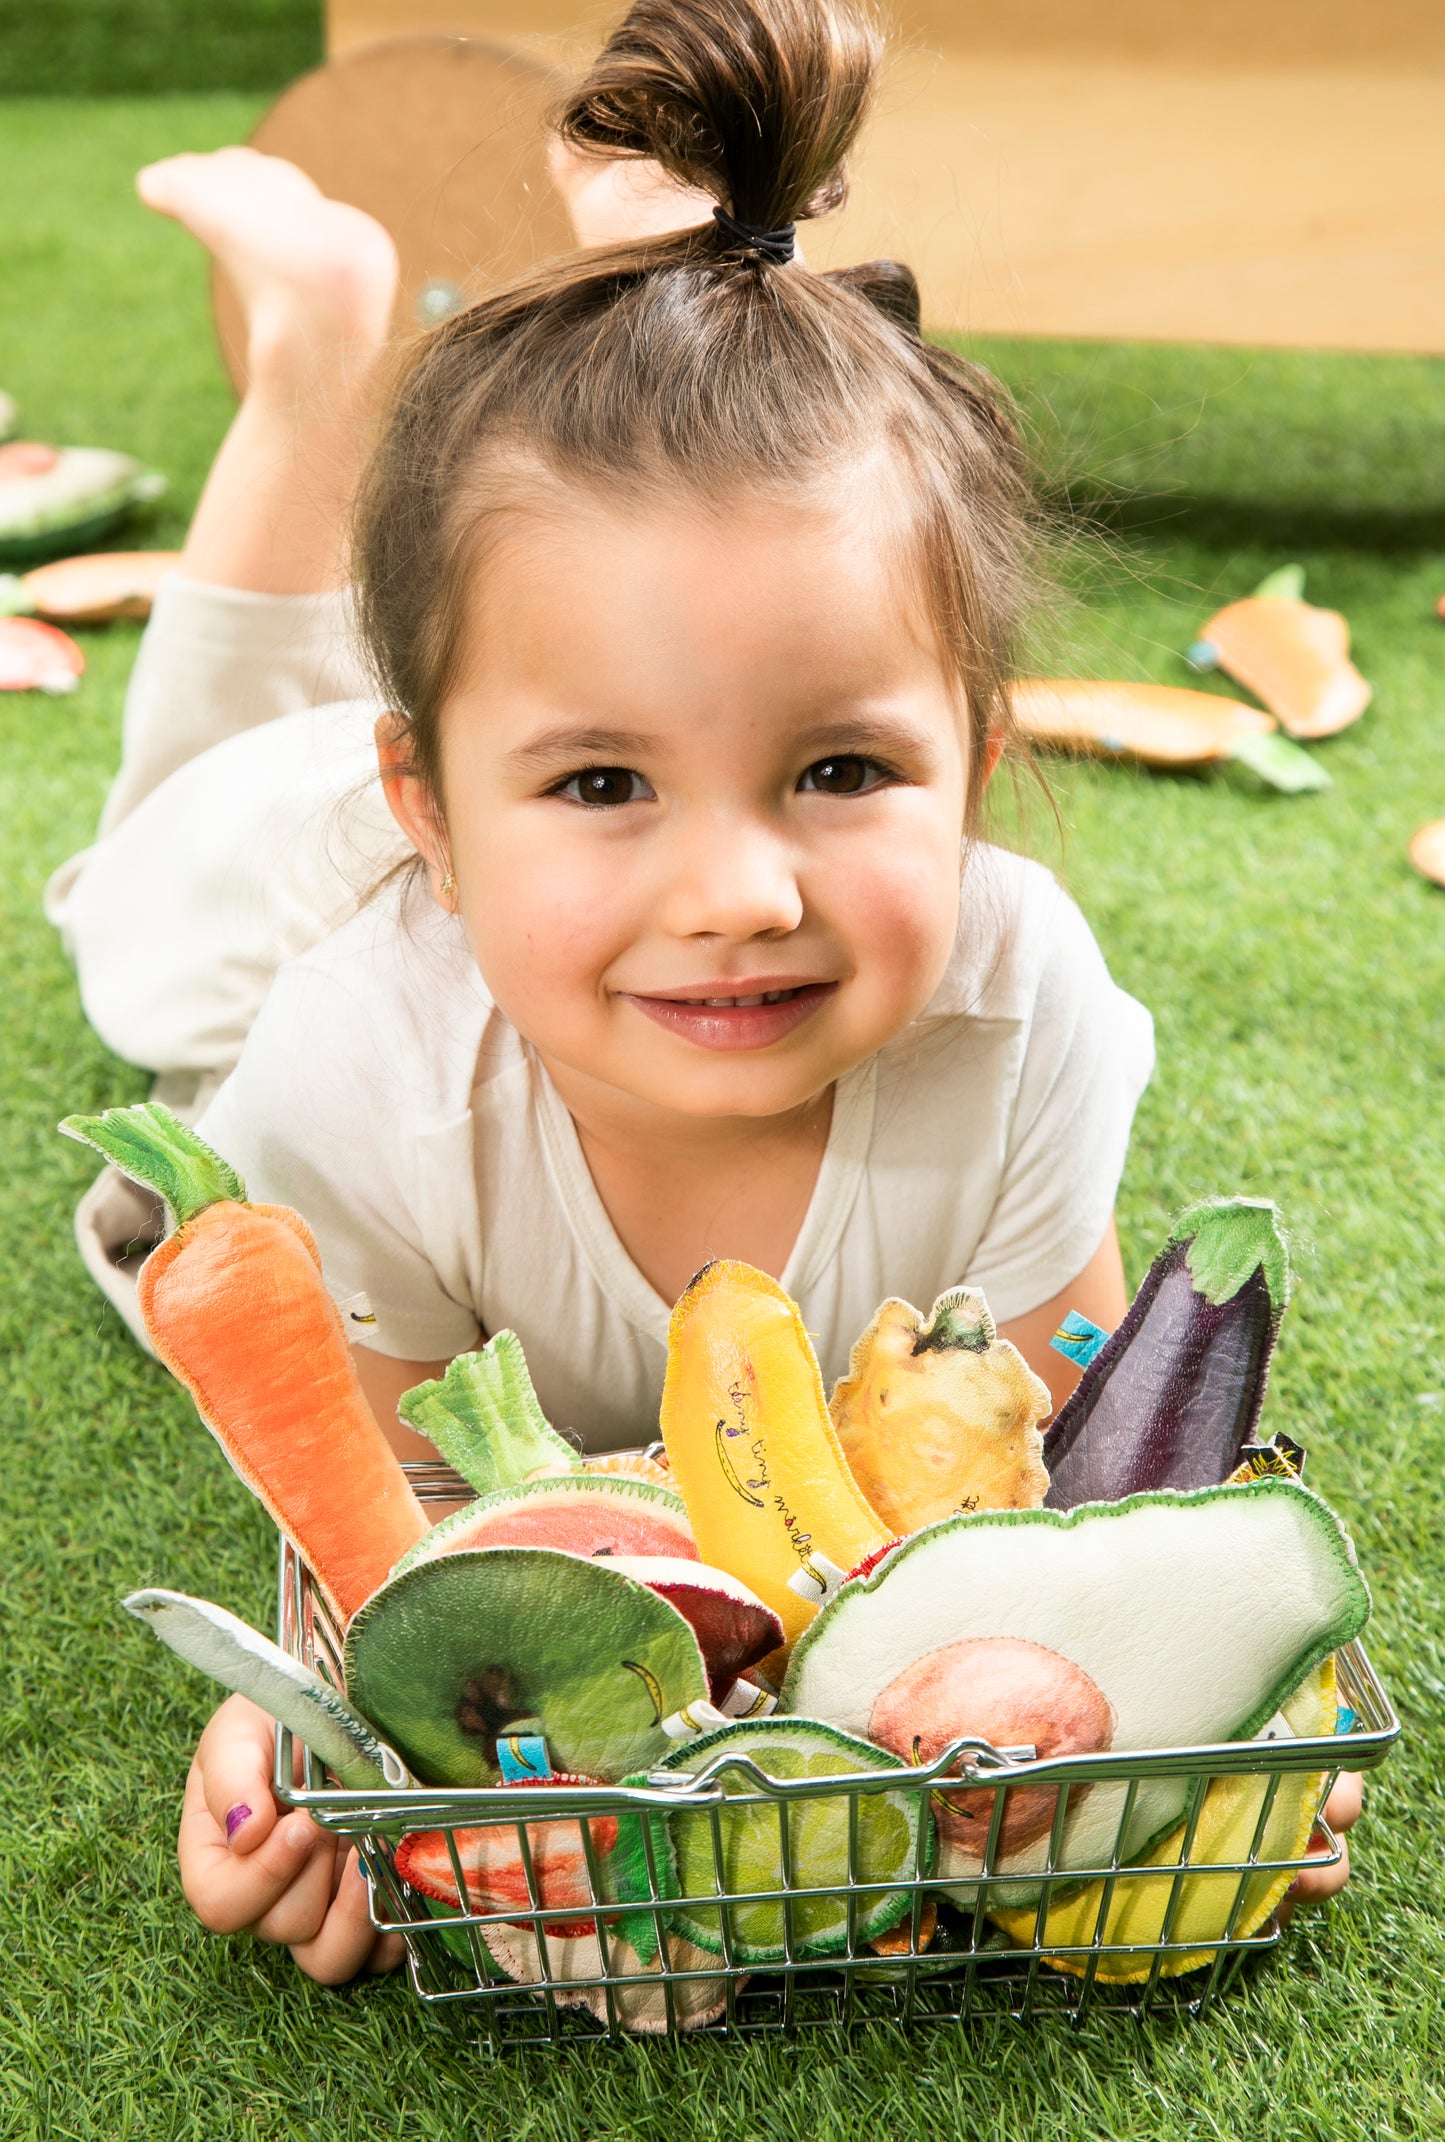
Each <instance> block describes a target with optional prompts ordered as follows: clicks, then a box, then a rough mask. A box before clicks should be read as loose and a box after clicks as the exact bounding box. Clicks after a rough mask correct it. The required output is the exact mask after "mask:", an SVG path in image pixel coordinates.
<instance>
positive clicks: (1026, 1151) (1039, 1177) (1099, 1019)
mask: <svg viewBox="0 0 1445 2142" xmlns="http://www.w3.org/2000/svg"><path fill="white" fill-rule="evenodd" d="M1038 926H1039V927H1040V929H1041V931H1042V933H1043V934H1042V945H1043V951H1042V959H1041V964H1040V967H1039V981H1038V989H1037V993H1036V995H1035V997H1034V1002H1033V1011H1032V1017H1031V1019H1030V1021H1029V1025H1028V1030H1027V1036H1026V1039H1025V1041H1024V1046H1023V1057H1022V1063H1021V1066H1020V1071H1019V1083H1018V1092H1017V1098H1016V1101H1015V1105H1014V1110H1013V1120H1012V1124H1011V1127H1010V1132H1009V1137H1008V1145H1007V1153H1006V1158H1005V1162H1004V1169H1003V1175H1002V1179H1001V1181H1000V1184H999V1190H998V1195H997V1197H996V1199H995V1202H994V1206H993V1210H992V1212H991V1213H990V1215H989V1218H988V1222H987V1224H986V1226H985V1228H984V1232H983V1235H982V1237H981V1238H980V1241H979V1245H978V1248H977V1250H976V1252H975V1254H974V1256H973V1258H972V1260H971V1262H970V1266H969V1271H968V1275H967V1283H968V1285H970V1286H975V1287H980V1288H982V1290H983V1292H984V1293H985V1294H986V1295H987V1296H988V1300H989V1305H990V1307H991V1308H992V1310H993V1313H994V1315H995V1317H996V1318H997V1319H998V1321H999V1322H1000V1323H1001V1324H1003V1323H1007V1322H1009V1321H1010V1320H1011V1319H1012V1318H1014V1317H1019V1316H1026V1315H1028V1313H1029V1312H1030V1311H1031V1310H1033V1309H1037V1308H1040V1307H1041V1306H1042V1304H1043V1303H1045V1302H1047V1301H1050V1300H1052V1298H1053V1297H1054V1296H1055V1295H1056V1294H1059V1293H1061V1292H1062V1291H1063V1289H1064V1288H1065V1287H1067V1286H1068V1284H1069V1282H1070V1281H1071V1280H1072V1279H1075V1278H1077V1276H1078V1274H1079V1273H1080V1272H1081V1271H1082V1270H1083V1268H1084V1266H1085V1265H1086V1264H1087V1263H1088V1261H1089V1259H1090V1258H1091V1257H1092V1256H1093V1254H1094V1252H1095V1250H1097V1248H1098V1247H1099V1244H1100V1243H1101V1242H1102V1240H1103V1238H1104V1230H1105V1228H1106V1227H1107V1226H1108V1224H1109V1219H1110V1215H1111V1214H1112V1212H1113V1210H1114V1203H1115V1199H1116V1197H1117V1195H1118V1189H1119V1179H1120V1177H1121V1175H1122V1174H1123V1171H1124V1160H1125V1156H1126V1154H1127V1152H1128V1148H1129V1134H1130V1131H1131V1129H1132V1127H1133V1122H1134V1111H1135V1109H1136V1108H1137V1107H1138V1105H1139V1099H1140V1096H1141V1095H1142V1093H1143V1091H1144V1088H1145V1087H1146V1086H1147V1085H1148V1083H1149V1076H1150V1073H1151V1072H1152V1070H1153V1068H1154V1022H1153V1020H1152V1019H1151V1018H1150V1016H1149V1013H1148V1012H1147V1011H1146V1010H1145V1008H1144V1006H1143V1005H1142V1004H1140V1003H1138V1002H1137V1001H1136V1000H1135V999H1134V998H1133V997H1131V996H1129V995H1127V994H1126V993H1125V991H1124V990H1122V989H1120V988H1119V987H1118V985H1117V983H1116V982H1115V981H1114V980H1113V978H1112V976H1111V975H1110V973H1109V970H1108V968H1107V967H1106V966H1105V964H1104V957H1103V954H1102V953H1101V952H1100V950H1099V947H1098V945H1097V943H1096V942H1095V939H1094V936H1093V933H1092V931H1091V930H1090V929H1089V926H1088V924H1087V923H1086V922H1085V920H1084V918H1083V916H1082V915H1081V914H1080V912H1079V910H1078V908H1077V907H1075V905H1074V903H1073V902H1072V900H1070V899H1069V898H1068V897H1067V896H1066V895H1065V894H1064V893H1062V892H1060V891H1059V890H1058V888H1057V887H1056V886H1050V888H1049V896H1048V898H1047V900H1046V902H1045V904H1044V911H1043V914H1042V916H1041V917H1040V918H1039V925H1038Z"/></svg>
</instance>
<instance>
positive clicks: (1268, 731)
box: [1010, 677, 1333, 795]
mask: <svg viewBox="0 0 1445 2142" xmlns="http://www.w3.org/2000/svg"><path fill="white" fill-rule="evenodd" d="M1010 703H1011V705H1012V708H1013V712H1014V716H1015V718H1016V720H1017V721H1018V722H1019V724H1020V725H1021V727H1022V728H1023V730H1024V732H1025V734H1026V735H1028V736H1030V737H1032V738H1033V740H1034V742H1035V743H1037V744H1042V745H1044V746H1046V747H1047V748H1048V749H1050V750H1053V751H1071V752H1079V753H1083V754H1084V755H1086V756H1088V757H1092V758H1108V759H1119V758H1124V759H1137V760H1138V761H1139V762H1140V764H1141V765H1145V766H1157V767H1162V768H1165V769H1168V770H1173V769H1180V768H1192V767H1200V766H1212V765H1217V764H1218V763H1219V762H1220V761H1222V760H1224V759H1233V760H1236V761H1237V762H1238V763H1239V764H1240V765H1242V766H1248V767H1249V769H1250V771H1251V772H1252V773H1255V774H1257V775H1258V776H1259V778H1260V780H1261V781H1263V782H1265V783H1266V785H1267V786H1268V787H1270V788H1275V789H1279V790H1280V791H1281V793H1282V794H1285V795H1299V794H1302V793H1303V792H1304V791H1306V790H1308V789H1319V788H1330V787H1332V786H1333V783H1332V782H1331V780H1330V777H1329V775H1328V774H1327V773H1326V772H1325V770H1324V768H1323V767H1322V766H1319V765H1317V764H1316V762H1315V761H1314V760H1313V759H1312V758H1311V757H1310V755H1309V753H1308V752H1307V751H1301V749H1300V747H1299V746H1298V744H1294V743H1291V742H1290V740H1289V738H1288V737H1287V736H1282V735H1281V734H1280V731H1279V725H1278V723H1277V722H1276V720H1275V718H1274V716H1273V715H1272V714H1265V713H1262V712H1261V711H1260V709H1259V708H1258V707H1249V706H1246V705H1245V704H1244V702H1243V701H1242V700H1239V699H1223V698H1220V697H1219V696H1218V694H1216V693H1214V692H1191V691H1183V690H1181V689H1180V688H1179V687H1178V686H1177V685H1172V684H1124V683H1095V682H1086V681H1084V680H1083V679H1079V678H1042V677H1028V678H1024V679H1023V680H1022V681H1021V682H1020V683H1018V684H1016V685H1014V686H1013V688H1012V691H1011V694H1010Z"/></svg>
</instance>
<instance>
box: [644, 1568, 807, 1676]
mask: <svg viewBox="0 0 1445 2142" xmlns="http://www.w3.org/2000/svg"><path fill="white" fill-rule="evenodd" d="M612 1567H613V1568H614V1569H620V1570H621V1571H622V1574H623V1575H624V1576H625V1577H631V1578H632V1580H633V1582H634V1583H636V1584H645V1585H646V1586H647V1587H648V1589H649V1590H650V1591H654V1592H656V1593H657V1594H658V1596H659V1598H662V1599H666V1600H667V1601H668V1603H669V1604H670V1605H672V1606H675V1607H676V1608H677V1611H678V1613H679V1614H681V1615H682V1617H683V1619H684V1620H685V1621H686V1622H687V1623H688V1624H689V1625H690V1627H691V1629H692V1633H693V1635H694V1636H695V1637H696V1638H697V1641H698V1647H699V1649H700V1650H701V1652H702V1655H703V1661H704V1663H705V1664H706V1666H707V1678H708V1691H709V1693H710V1695H711V1697H712V1700H713V1702H714V1703H721V1701H722V1699H723V1697H724V1696H725V1695H726V1694H727V1692H728V1690H729V1689H730V1688H731V1687H732V1685H733V1683H734V1682H735V1681H736V1680H737V1679H738V1676H739V1675H740V1674H745V1673H746V1672H747V1670H748V1668H749V1667H750V1666H756V1665H757V1664H758V1662H759V1661H760V1660H761V1659H765V1658H767V1657H768V1656H769V1654H770V1653H771V1652H774V1651H776V1650H777V1648H778V1646H779V1644H781V1642H782V1641H783V1625H782V1623H781V1622H780V1621H779V1619H778V1617H777V1615H776V1614H775V1613H774V1612H773V1610H772V1608H771V1607H767V1606H764V1605H763V1602H762V1600H761V1599H759V1598H758V1596H757V1594H756V1593H755V1592H750V1591H749V1590H748V1588H747V1586H746V1585H745V1584H743V1583H740V1582H739V1580H738V1579H737V1578H736V1577H731V1576H729V1575H728V1573H727V1571H726V1570H725V1569H710V1568H709V1567H708V1565H707V1563H706V1562H696V1561H693V1562H686V1561H683V1560H681V1559H680V1558H679V1559H670V1558H668V1557H667V1556H664V1555H618V1556H617V1557H616V1559H615V1560H614V1561H613V1564H612Z"/></svg>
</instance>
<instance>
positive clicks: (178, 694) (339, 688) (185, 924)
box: [45, 575, 411, 1085]
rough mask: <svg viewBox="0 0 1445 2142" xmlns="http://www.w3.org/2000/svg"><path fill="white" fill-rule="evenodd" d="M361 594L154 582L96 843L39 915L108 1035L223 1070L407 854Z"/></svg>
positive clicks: (220, 1073)
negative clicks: (285, 977)
mask: <svg viewBox="0 0 1445 2142" xmlns="http://www.w3.org/2000/svg"><path fill="white" fill-rule="evenodd" d="M377 712H378V708H377V705H376V702H375V701H374V700H373V699H372V698H370V697H369V696H367V682H366V677H365V673H364V670H363V668H362V665H361V662H360V659H359V655H358V652H357V649H356V644H355V639H354V635H353V632H352V628H351V620H350V615H349V602H348V598H347V596H346V595H345V594H343V593H337V594H329V595H300V596H272V595H254V594H247V593H244V592H242V591H240V590H237V589H232V588H214V587H206V586H202V585H201V584H200V583H199V582H197V581H190V580H186V579H183V578H182V577H180V576H179V575H171V576H169V577H168V578H167V579H166V580H165V581H163V582H162V584H161V589H160V594H159V597H158V599H157V601H156V605H155V609H154V611H153V613H152V616H151V621H150V624H149V626H148V627H147V630H146V633H145V637H144V638H143V640H142V642H141V647H140V653H139V655H138V657H137V660H136V665H135V669H134V671H133V672H132V675H131V681H130V687H129V690H128V692H127V694H126V703H125V718H124V726H123V732H122V752H121V765H120V771H119V773H118V774H117V776H116V779H115V782H114V785H113V786H112V788H111V791H110V794H109V797H108V798H107V800H106V805H105V809H104V811H103V812H102V814H101V819H100V825H99V829H98V831H97V834H96V839H95V843H94V845H93V846H92V847H90V848H87V849H85V850H84V851H83V852H82V853H81V854H80V855H77V856H72V857H71V859H70V860H69V862H67V863H64V864H62V866H61V867H60V869H59V870H57V871H56V872H55V874H54V876H53V877H52V878H51V880H50V883H49V885H48V886H47V887H46V894H45V911H46V914H47V915H48V916H49V918H50V920H51V921H52V922H53V923H54V924H55V925H56V927H57V928H58V929H59V931H60V933H61V936H62V938H63V940H64V943H65V946H66V949H67V951H68V952H69V953H70V956H71V958H72V959H73V960H74V962H75V966H76V972H77V975H78V978H79V983H80V996H81V1002H82V1004H83V1005H84V1007H85V1012H86V1016H87V1017H88V1018H89V1020H90V1022H91V1024H92V1025H93V1026H94V1027H95V1029H96V1031H97V1032H98V1033H99V1034H100V1036H101V1038H102V1040H103V1041H105V1042H106V1043H107V1045H108V1046H109V1047H110V1048H112V1049H114V1050H115V1051H116V1053H117V1054H118V1055H120V1056H124V1057H126V1058H127V1059H128V1060H129V1061H130V1062H132V1063H136V1064H142V1065H145V1066H146V1067H147V1068H149V1069H150V1070H153V1071H156V1072H159V1073H182V1074H187V1073H188V1074H192V1075H197V1074H198V1075H199V1076H200V1077H201V1078H202V1079H204V1081H205V1083H206V1084H207V1085H213V1084H214V1083H215V1081H216V1080H217V1079H219V1078H221V1077H224V1075H225V1074H226V1072H228V1071H229V1070H230V1069H231V1067H232V1065H233V1064H234V1063H235V1061H236V1058H237V1057H238V1056H239V1055H240V1052H241V1045H242V1043H243V1042H244V1040H245V1038H246V1035H247V1033H248V1032H249V1030H250V1027H251V1023H252V1021H253V1020H254V1019H255V1017H256V1014H257V1012H258V1011H259V1010H260V1008H261V1005H262V1003H263V1001H264V999H265V996H266V993H267V991H268V989H269V988H270V986H271V981H272V977H273V976H274V975H275V973H276V970H277V968H278V967H280V966H281V965H282V964H283V963H284V962H285V961H286V960H288V959H292V958H294V957H295V956H296V955H297V954H298V953H301V952H304V951H306V950H307V949H308V948H309V947H310V946H311V945H313V944H315V943H317V942H318V940H319V939H321V938H322V937H324V936H326V935H328V934H329V933H330V931H332V930H333V929H335V928H336V927H337V926H338V925H339V924H340V923H341V922H343V921H345V920H346V919H347V917H348V916H349V915H351V914H352V913H353V912H354V911H355V909H356V907H357V905H358V902H359V900H360V899H361V898H362V897H363V896H364V895H365V893H366V892H367V890H368V889H369V888H370V887H371V886H372V885H374V884H375V883H376V881H377V880H378V879H379V878H381V877H382V876H383V875H384V874H385V873H386V872H387V871H388V870H389V869H391V868H392V867H393V866H394V865H396V864H397V863H398V862H401V861H404V860H405V858H406V857H407V856H408V855H409V854H410V853H411V850H410V847H409V845H408V843H407V842H406V841H405V840H404V839H403V837H402V835H401V834H400V833H399V832H398V830H397V828H396V826H395V824H394V822H393V820H392V818H391V815H390V813H389V812H388V810H387V808H386V803H385V799H384V798H383V796H382V793H381V787H380V784H379V782H378V780H377V777H376V753H375V747H374V743H373V725H374V723H375V720H376V716H377Z"/></svg>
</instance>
